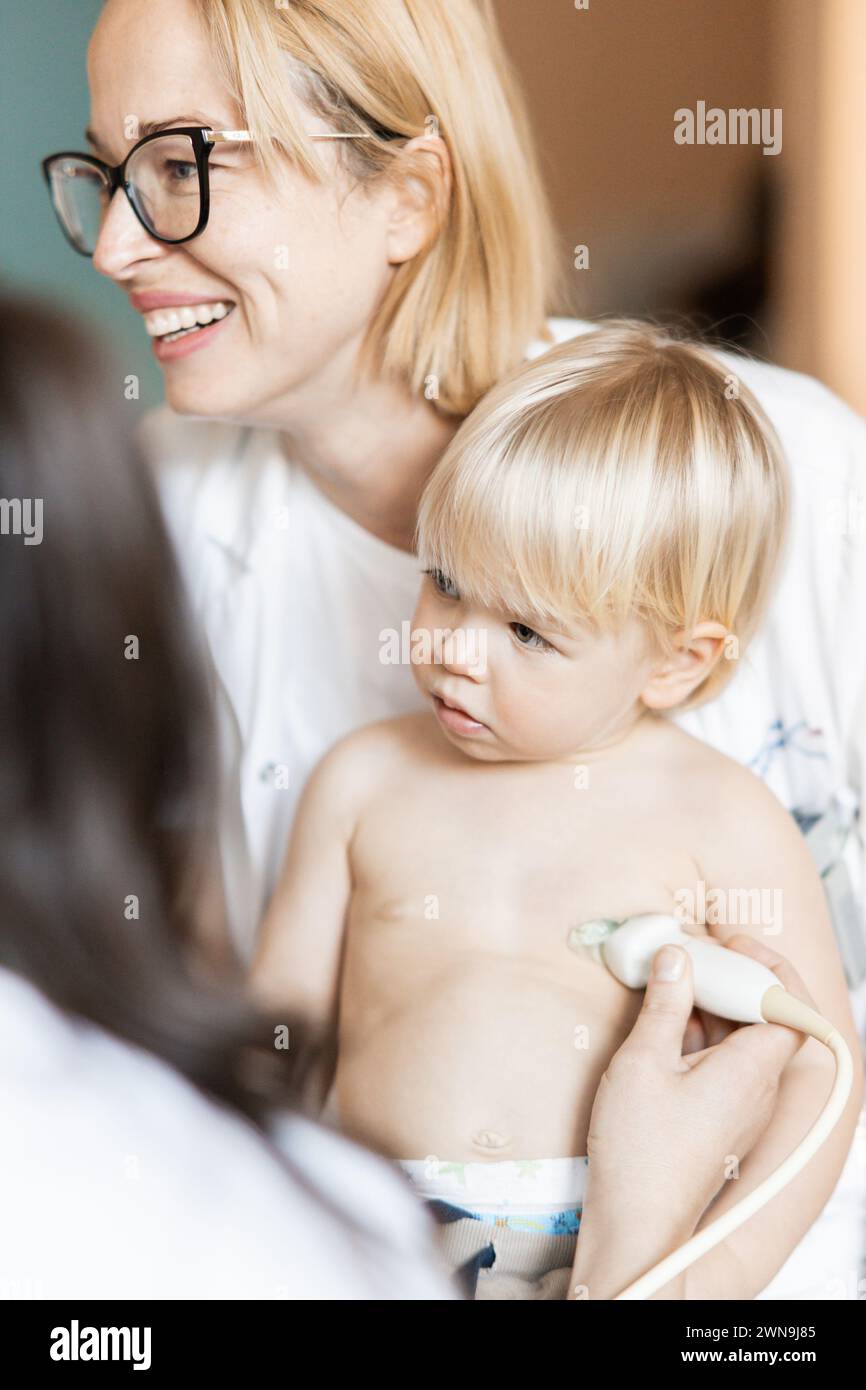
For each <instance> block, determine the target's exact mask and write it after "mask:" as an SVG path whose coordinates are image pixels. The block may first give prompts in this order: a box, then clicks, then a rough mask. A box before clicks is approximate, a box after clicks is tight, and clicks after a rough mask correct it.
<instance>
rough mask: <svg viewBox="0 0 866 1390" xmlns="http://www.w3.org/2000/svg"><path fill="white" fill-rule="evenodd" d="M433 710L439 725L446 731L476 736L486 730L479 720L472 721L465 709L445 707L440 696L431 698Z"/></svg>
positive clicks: (453, 706)
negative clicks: (442, 725) (443, 726)
mask: <svg viewBox="0 0 866 1390" xmlns="http://www.w3.org/2000/svg"><path fill="white" fill-rule="evenodd" d="M433 708H434V710H435V711H436V717H437V719H438V720H439V722H440V724H444V725H445V728H446V729H450V730H451V732H452V733H454V734H464V735H466V734H477V733H480V732H481V731H482V729H486V728H487V725H486V724H482V723H481V721H480V720H479V719H473V718H472V716H471V715H470V714H467V713H466V711H465V709H460V708H459V706H455V705H447V704H446V703H445V701H444V700H443V699H442V697H441V696H440V695H434V696H433Z"/></svg>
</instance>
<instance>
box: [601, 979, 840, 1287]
mask: <svg viewBox="0 0 866 1390" xmlns="http://www.w3.org/2000/svg"><path fill="white" fill-rule="evenodd" d="M761 1002H762V1012H763V1015H764V1018H765V1020H766V1022H767V1023H782V1024H784V1025H785V1026H786V1027H789V1028H797V1029H799V1031H800V1032H802V1033H808V1034H809V1036H810V1037H813V1038H817V1039H818V1041H819V1042H822V1043H824V1044H825V1046H826V1047H829V1049H830V1051H831V1052H832V1053H833V1056H834V1057H835V1059H836V1075H835V1077H834V1078H833V1086H832V1089H831V1091H830V1095H829V1096H828V1098H827V1102H826V1104H825V1106H824V1108H823V1110H822V1111H821V1113H820V1115H819V1116H818V1118H817V1120H816V1121H815V1123H814V1124H813V1126H812V1128H811V1129H810V1130H809V1132H808V1134H806V1135H805V1137H804V1138H803V1139H801V1140H800V1143H799V1144H798V1145H797V1147H796V1148H795V1149H794V1150H793V1152H792V1153H790V1154H789V1155H788V1157H787V1158H786V1159H784V1160H783V1162H782V1163H780V1164H779V1166H778V1168H777V1169H776V1170H775V1171H774V1172H773V1173H771V1174H770V1175H769V1177H767V1178H765V1179H764V1181H763V1182H762V1183H759V1184H758V1186H757V1187H756V1188H754V1189H753V1190H752V1191H751V1192H750V1193H749V1194H748V1195H747V1196H746V1197H744V1198H743V1200H742V1201H741V1202H737V1204H736V1206H733V1207H731V1208H730V1210H729V1211H726V1212H725V1214H724V1215H723V1216H720V1217H719V1218H718V1220H716V1221H712V1222H711V1223H710V1225H709V1226H705V1227H704V1229H703V1230H702V1231H699V1232H698V1233H697V1235H694V1236H692V1237H691V1239H690V1240H687V1241H686V1243H685V1244H684V1245H681V1246H680V1247H679V1249H678V1250H674V1251H673V1252H672V1253H671V1254H670V1255H667V1256H666V1257H665V1258H664V1259H663V1260H661V1261H660V1262H659V1263H658V1264H657V1265H654V1266H653V1268H652V1269H650V1270H648V1271H647V1272H646V1274H642V1275H641V1277H640V1278H639V1279H636V1280H635V1281H634V1283H633V1284H629V1286H628V1288H626V1289H623V1291H622V1293H620V1294H617V1295H616V1299H617V1300H618V1301H621V1300H623V1299H626V1300H632V1299H644V1298H649V1297H650V1295H651V1294H654V1293H656V1292H657V1290H658V1289H662V1288H664V1286H665V1284H667V1283H669V1282H670V1280H671V1279H674V1278H675V1277H676V1276H677V1275H678V1274H681V1273H682V1271H683V1270H684V1269H687V1268H688V1266H689V1265H691V1264H694V1262H695V1260H699V1259H700V1257H701V1256H702V1255H705V1254H706V1253H707V1251H708V1250H712V1248H713V1246H715V1245H718V1243H719V1241H720V1240H724V1238H725V1236H728V1235H730V1234H731V1232H732V1231H736V1230H737V1228H738V1227H739V1226H742V1225H743V1223H744V1222H745V1221H748V1219H749V1217H750V1216H754V1214H755V1212H756V1211H759V1210H760V1209H761V1207H763V1206H764V1205H765V1204H766V1203H767V1202H769V1200H770V1198H771V1197H775V1195H776V1193H777V1192H781V1190H782V1188H783V1187H786V1186H787V1184H788V1183H789V1182H790V1181H791V1179H792V1178H794V1177H796V1175H797V1174H798V1173H799V1172H801V1171H802V1169H803V1168H805V1166H806V1164H807V1163H808V1162H809V1159H810V1158H811V1157H812V1155H813V1154H814V1153H815V1152H816V1151H817V1150H818V1149H819V1148H820V1147H821V1145H822V1144H823V1142H824V1140H825V1139H826V1138H827V1136H828V1135H829V1134H830V1132H831V1130H832V1129H833V1127H834V1125H835V1124H836V1121H837V1120H838V1119H839V1117H840V1115H841V1114H842V1112H843V1111H844V1109H845V1106H846V1104H847V1101H848V1097H849V1095H850V1094H851V1085H852V1081H853V1078H854V1065H853V1062H852V1059H851V1053H850V1050H849V1048H848V1044H847V1043H846V1041H845V1039H844V1038H843V1037H842V1034H841V1033H840V1032H839V1031H838V1029H836V1028H834V1027H833V1025H832V1023H829V1022H828V1021H827V1019H826V1018H822V1017H821V1015H820V1014H819V1013H816V1012H815V1010H814V1009H810V1008H809V1007H808V1005H806V1004H803V1003H802V1002H801V1001H800V1000H799V999H795V998H794V996H793V995H791V994H788V992H787V991H786V990H784V989H782V987H781V986H778V987H776V988H775V989H769V990H768V991H767V993H766V994H765V995H764V998H763V1000H762V1001H761Z"/></svg>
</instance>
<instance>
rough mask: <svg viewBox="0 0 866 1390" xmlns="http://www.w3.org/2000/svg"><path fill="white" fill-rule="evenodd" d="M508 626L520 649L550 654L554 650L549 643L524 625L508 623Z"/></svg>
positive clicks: (533, 629)
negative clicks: (524, 648)
mask: <svg viewBox="0 0 866 1390" xmlns="http://www.w3.org/2000/svg"><path fill="white" fill-rule="evenodd" d="M509 626H510V628H511V631H512V632H513V633H514V636H515V637H516V638H517V640H518V642H519V643H520V645H521V646H522V647H535V649H536V650H537V651H548V652H552V651H553V650H554V648H553V647H552V646H551V645H550V643H549V642H547V641H545V639H544V638H543V637H542V636H541V635H540V634H539V633H537V632H536V631H535V628H532V627H527V625H526V623H510V624H509Z"/></svg>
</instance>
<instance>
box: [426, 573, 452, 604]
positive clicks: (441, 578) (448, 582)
mask: <svg viewBox="0 0 866 1390" xmlns="http://www.w3.org/2000/svg"><path fill="white" fill-rule="evenodd" d="M424 573H425V574H429V576H430V578H431V579H432V580H433V583H434V584H435V586H436V588H437V589H438V590H439V593H440V594H444V596H445V598H459V597H460V595H459V594H458V592H457V585H456V584H455V583H454V581H453V579H449V578H448V575H447V574H443V573H442V570H425V571H424Z"/></svg>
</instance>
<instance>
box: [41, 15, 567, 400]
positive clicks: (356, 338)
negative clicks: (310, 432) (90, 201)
mask: <svg viewBox="0 0 866 1390" xmlns="http://www.w3.org/2000/svg"><path fill="white" fill-rule="evenodd" d="M443 49H444V50H447V51H443ZM362 55H365V56H364V58H363V61H361V57H362ZM434 55H436V56H435V57H434ZM470 68H471V72H470ZM89 69H90V79H91V90H92V96H93V106H92V117H91V122H90V131H89V134H90V138H91V139H92V140H93V142H94V145H95V147H96V148H97V149H98V150H100V151H102V152H105V151H107V150H111V151H117V152H118V154H119V153H120V152H121V150H122V148H123V144H124V140H125V138H126V137H127V134H128V132H129V131H130V130H134V131H135V133H136V138H138V137H139V136H141V137H143V141H144V142H143V143H139V144H138V145H136V146H135V148H134V150H133V151H132V152H131V153H130V152H127V155H126V161H127V165H126V170H125V173H126V174H127V175H131V177H129V179H128V180H126V179H124V177H123V176H122V172H121V171H122V170H123V166H112V167H111V168H110V169H108V166H105V168H106V169H108V175H109V177H110V179H111V182H112V184H113V186H114V187H118V186H119V187H124V188H125V191H126V192H127V197H128V199H129V202H130V203H131V204H132V209H133V211H134V212H135V214H136V216H137V219H138V221H139V223H140V224H141V227H140V228H136V226H135V219H134V218H131V217H130V216H129V210H128V209H125V208H124V206H123V202H122V201H121V200H117V199H113V200H112V201H111V204H110V206H109V207H108V208H107V209H103V213H104V215H103V216H102V218H101V220H100V221H99V222H98V226H97V230H98V242H97V244H96V245H95V248H91V249H94V263H95V266H96V268H97V269H98V270H100V271H101V272H102V273H103V274H106V275H108V276H109V277H110V278H112V279H114V280H115V281H116V282H118V283H119V284H121V285H122V287H123V288H124V289H126V290H127V292H128V293H132V294H134V295H138V296H140V295H142V294H147V293H164V294H166V295H174V298H173V299H172V300H171V304H172V305H174V306H175V307H179V306H182V305H188V304H189V303H209V302H221V303H224V304H226V305H237V306H238V307H239V308H240V310H241V312H240V314H237V315H235V316H234V318H233V322H232V323H231V325H226V331H223V332H221V333H220V334H219V336H218V337H217V336H215V335H213V334H212V333H209V334H208V335H207V338H206V339H205V338H202V339H201V346H204V345H205V343H207V344H208V345H209V346H211V349H212V350H211V351H210V352H209V353H208V354H207V358H206V362H205V357H204V356H203V355H202V354H199V353H198V352H197V353H196V355H195V359H194V364H193V361H192V359H191V356H190V353H189V352H184V353H183V354H179V353H171V354H167V355H166V354H161V360H162V361H164V362H166V363H169V362H170V363H172V370H171V373H170V375H169V376H168V377H167V379H166V389H167V394H168V398H169V400H170V401H171V403H172V405H174V406H175V408H177V409H180V410H183V411H192V412H194V413H196V414H207V415H220V416H222V417H226V416H231V417H232V418H244V419H246V420H248V421H250V422H251V423H274V422H275V420H276V417H277V415H278V414H279V415H281V416H282V417H284V416H285V413H286V412H285V409H284V408H283V409H282V410H280V409H279V408H278V405H277V401H278V398H280V397H285V395H286V394H287V393H289V392H292V391H295V390H297V389H298V388H301V387H305V386H309V387H310V388H312V389H314V390H318V388H319V386H320V385H321V378H322V375H323V374H325V373H328V374H330V373H334V371H335V369H336V368H337V364H339V371H340V374H342V372H343V370H344V369H347V368H348V364H349V360H350V359H352V361H353V363H354V365H355V366H356V367H357V368H358V370H360V369H362V368H365V369H367V371H368V372H376V373H377V374H378V375H381V376H382V377H383V378H385V379H389V380H394V381H395V382H396V383H398V384H402V385H403V389H404V390H406V388H408V391H409V392H410V393H411V395H412V396H417V395H418V394H421V393H422V392H423V391H424V389H425V387H426V388H427V391H428V395H427V399H431V398H434V397H433V395H432V392H431V391H430V384H431V382H435V400H436V402H437V408H438V411H439V412H440V413H442V414H445V415H454V414H457V415H461V414H464V413H465V412H466V410H468V409H469V408H470V407H471V406H472V405H473V404H474V403H475V401H476V400H477V399H478V398H479V396H480V395H481V394H482V393H483V391H484V390H485V389H486V388H487V387H488V386H489V385H491V384H492V382H493V381H495V380H496V379H497V378H498V376H499V375H501V373H502V372H503V371H504V370H505V369H506V368H507V367H508V366H510V365H512V364H513V363H514V362H515V361H517V360H519V356H520V353H521V352H522V351H523V349H524V347H525V344H526V342H527V341H528V340H529V339H530V338H531V337H532V336H533V335H534V334H536V333H538V332H541V331H543V315H544V308H545V300H546V299H547V297H548V293H549V288H550V283H551V278H552V265H553V238H552V234H551V228H550V222H549V219H548V215H547V210H546V205H545V201H544V197H543V194H542V191H541V186H540V183H539V181H538V176H537V172H536V170H535V166H534V164H533V162H532V160H531V158H530V157H529V155H530V153H531V141H530V137H529V130H528V123H527V121H526V117H525V114H524V111H523V107H522V104H521V101H520V99H519V96H518V94H517V93H516V91H515V89H514V87H513V83H512V80H511V77H510V74H509V72H508V68H507V64H506V62H505V59H504V55H503V53H502V51H501V47H500V45H499V41H498V38H497V36H496V33H495V29H494V26H493V24H492V21H491V19H490V17H489V15H488V14H487V13H486V7H484V6H481V7H479V6H478V5H476V4H475V3H473V0H460V3H459V4H458V5H456V6H454V5H447V6H446V5H444V4H441V5H440V4H439V3H436V4H434V5H432V6H431V5H430V4H426V5H424V4H417V3H411V4H406V3H403V0H399V3H396V2H395V0H388V3H384V4H379V5H377V6H371V5H368V4H365V5H361V4H348V3H346V2H345V0H339V2H338V0H329V3H326V4H317V5H308V4H305V3H300V4H293V5H292V6H289V7H279V6H272V5H262V4H259V3H257V0H225V3H213V0H181V2H180V3H178V0H172V3H170V4H169V3H168V0H154V3H148V4H147V5H144V4H141V3H139V0H108V3H107V5H106V6H105V9H104V11H103V14H102V17H101V19H100V22H99V24H98V26H97V29H96V31H95V34H94V37H93V40H92V42H91V47H90V53H89ZM485 70H486V76H485V77H484V82H485V87H486V91H487V96H488V100H487V102H486V103H485V107H484V110H483V112H482V111H481V109H480V108H479V107H478V105H477V103H475V102H473V101H472V100H471V99H470V96H471V93H472V92H473V91H474V90H475V87H476V85H477V82H478V80H479V78H480V77H481V76H482V75H483V74H484V73H485ZM362 73H363V74H364V76H363V77H362V76H361V74H362ZM188 111H194V112H200V113H210V120H208V119H207V118H206V117H205V116H204V115H203V116H200V117H198V118H197V119H200V120H201V121H202V126H201V128H200V129H194V128H193V127H192V121H191V118H189V117H184V116H181V115H178V114H176V113H179V112H188ZM217 118H219V119H217ZM167 123H168V124H170V125H172V126H174V127H175V130H176V133H175V134H173V135H172V136H170V137H169V136H166V135H165V134H164V131H165V126H166V124H167ZM185 126H186V127H188V128H187V129H186V130H184V131H183V134H181V133H180V131H179V130H178V129H177V128H178V127H185ZM208 128H210V134H205V133H204V132H205V131H207V130H208ZM486 128H490V129H495V131H496V140H495V141H494V142H491V141H490V140H489V139H488V138H486V134H485V129H486ZM238 136H244V137H248V138H247V139H246V140H245V141H244V142H243V143H239V144H235V143H234V141H235V139H236V137H238ZM225 137H231V138H230V139H229V140H226V139H225ZM215 138H216V140H217V141H218V142H219V148H218V149H215V145H214V140H215ZM167 140H168V141H169V142H173V143H171V144H170V145H167V144H166V143H165V142H166V141H167ZM180 143H183V145H184V149H183V150H179V148H178V146H179V144H180ZM133 166H134V167H133ZM196 171H197V173H198V180H197V182H196V180H195V177H194V175H195V172H196ZM179 172H185V174H186V175H187V177H185V178H184V180H183V184H182V183H181V182H180V179H179ZM186 183H188V184H189V202H188V203H187V201H186V199H187V189H186V188H185V187H184V188H183V193H182V194H180V193H179V192H178V189H179V188H181V187H183V185H184V184H186ZM199 190H200V192H199V202H198V204H196V202H195V198H194V194H195V193H196V192H197V191H199ZM108 191H109V192H110V191H112V189H109V190H108ZM55 201H57V198H56V195H55ZM178 209H179V211H178ZM197 211H198V213H199V216H198V217H196V212H197ZM142 228H143V230H144V231H145V232H147V233H149V234H150V235H149V237H148V236H145V235H142ZM155 238H159V244H157V242H156V241H155ZM168 242H172V243H174V244H183V245H185V246H186V247H187V252H186V254H185V256H184V259H183V262H181V261H179V260H178V259H177V258H172V259H168V256H167V252H166V251H164V250H163V249H162V247H164V246H166V244H167V243H168ZM515 265H520V266H521V274H520V275H519V276H515V275H514V274H513V268H514V266H515ZM168 303H169V301H168V299H166V301H165V305H166V306H167V305H168ZM494 323H495V325H496V329H497V331H496V332H493V331H491V330H492V328H493V325H494ZM157 336H161V335H157ZM217 343H219V346H217ZM196 346H197V347H198V342H197V343H196ZM355 359H357V362H355ZM176 362H178V363H180V362H182V363H183V368H182V371H181V369H180V368H178V369H177V370H175V369H174V366H173V364H174V363H176ZM199 363H201V366H200V367H199ZM229 363H230V370H229ZM424 413H425V414H427V415H430V416H432V414H433V412H432V410H431V409H430V408H428V409H427V410H426V411H425V412H424ZM280 422H281V423H282V420H281V421H280Z"/></svg>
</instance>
